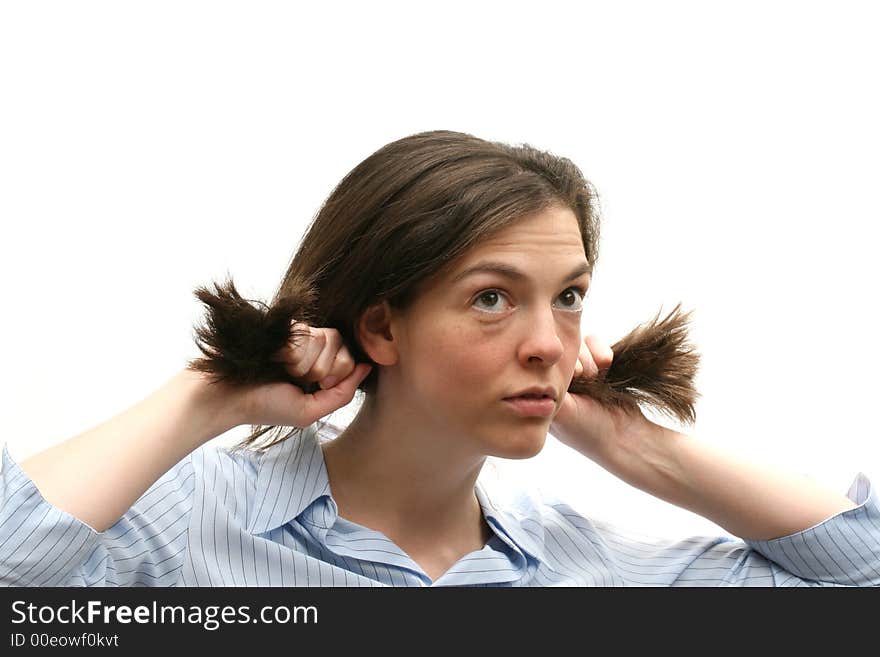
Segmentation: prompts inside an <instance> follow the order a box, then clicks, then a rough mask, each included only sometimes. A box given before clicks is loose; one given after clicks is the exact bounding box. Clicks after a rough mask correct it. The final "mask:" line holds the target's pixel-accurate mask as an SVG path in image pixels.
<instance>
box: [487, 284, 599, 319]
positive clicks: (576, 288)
mask: <svg viewBox="0 0 880 657" xmlns="http://www.w3.org/2000/svg"><path fill="white" fill-rule="evenodd" d="M569 290H574V291H575V292H577V293H578V294H580V295H581V308H578V309H577V310H571V311H570V312H580V311H581V310H582V309H583V302H584V301H585V300H586V298H587V290H586V289H585V288H583V287H581V286H580V285H573V286H571V287H569V288H566V289H565V290H563V291H562V294H560V295H559V296H562V295H563V294H565V293H566V292H568V291H569ZM490 293H495V294H498V295H500V296H507V294H506V293H505V292H504V291H502V290H499V289H496V288H489V289H487V290H482V291H480V292H478V293H477V295H476V296H475V297H474V301H473V303H472V304H471V305H473V304H474V303H476V302H477V301H478V300H479V299H482V298H483V297H484V296H486V295H487V294H490ZM483 312H487V313H489V314H490V315H500V314H501V313H498V312H492V311H483Z"/></svg>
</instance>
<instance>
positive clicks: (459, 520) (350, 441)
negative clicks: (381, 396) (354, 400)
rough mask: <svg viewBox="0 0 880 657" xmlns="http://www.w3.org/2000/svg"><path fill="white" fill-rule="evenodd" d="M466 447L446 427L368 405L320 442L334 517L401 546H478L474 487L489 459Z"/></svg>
mask: <svg viewBox="0 0 880 657" xmlns="http://www.w3.org/2000/svg"><path fill="white" fill-rule="evenodd" d="M401 407H402V406H401V405H396V408H397V409H400V408H401ZM466 444H467V441H465V440H456V437H455V436H452V435H450V434H449V427H448V426H445V427H441V426H431V425H430V424H428V423H426V422H425V420H424V418H415V417H412V416H409V417H407V416H406V415H405V414H404V415H403V416H398V417H392V416H387V415H382V414H380V413H377V412H376V411H375V410H374V409H371V408H369V407H367V406H365V407H364V408H362V409H361V412H360V413H359V414H358V416H357V418H355V420H354V421H353V422H352V423H351V424H350V425H349V426H348V427H347V428H346V429H345V431H344V432H343V433H342V434H340V435H339V436H338V437H337V438H336V439H335V440H333V441H331V442H329V443H326V444H324V445H323V446H322V449H323V452H324V461H325V464H326V467H327V474H328V477H329V479H330V488H331V492H332V495H333V498H334V500H335V501H336V503H337V505H338V507H339V515H340V516H342V517H343V518H345V519H346V520H349V521H352V522H356V523H358V524H360V525H363V526H366V527H369V528H371V529H374V530H377V531H380V532H382V533H384V534H385V535H386V536H388V538H390V539H391V540H394V541H395V542H396V543H398V545H403V544H408V545H429V544H431V543H432V542H433V543H434V544H451V543H456V544H458V545H471V546H473V547H472V548H471V549H479V547H481V546H482V545H483V544H485V541H486V540H487V539H488V536H489V529H488V526H487V525H486V523H485V520H484V519H483V515H482V510H481V508H480V504H479V501H478V500H477V497H476V494H475V492H474V486H475V485H476V482H477V478H478V476H479V474H480V470H481V469H482V466H483V463H484V462H485V458H486V457H485V455H484V454H476V453H473V452H472V451H471V452H468V451H467V450H466V449H464V448H463V447H462V446H463V445H466ZM477 543H478V544H479V545H477Z"/></svg>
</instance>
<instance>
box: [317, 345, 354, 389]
mask: <svg viewBox="0 0 880 657" xmlns="http://www.w3.org/2000/svg"><path fill="white" fill-rule="evenodd" d="M354 366H355V363H354V358H353V357H352V355H351V353H350V352H349V351H348V349H347V348H346V347H342V349H340V350H339V351H337V352H336V357H335V358H334V360H333V365H332V366H331V367H330V371H329V375H328V376H326V377H325V378H323V379H321V383H320V385H321V387H322V388H325V389H326V388H332V387H333V386H334V385H336V382H337V381H340V380H342V379H344V378H345V377H347V376H348V375H349V374H351V373H352V371H353V370H354Z"/></svg>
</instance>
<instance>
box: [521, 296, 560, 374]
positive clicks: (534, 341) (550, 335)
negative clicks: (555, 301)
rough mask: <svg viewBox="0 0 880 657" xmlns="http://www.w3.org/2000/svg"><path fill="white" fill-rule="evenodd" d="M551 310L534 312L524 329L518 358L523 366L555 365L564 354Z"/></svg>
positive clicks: (557, 327)
mask: <svg viewBox="0 0 880 657" xmlns="http://www.w3.org/2000/svg"><path fill="white" fill-rule="evenodd" d="M557 321H558V320H557V319H556V318H555V317H554V315H553V311H552V309H550V308H548V309H546V310H543V311H540V312H535V313H533V314H532V316H530V317H529V318H528V320H527V324H526V326H525V327H524V331H525V338H524V339H523V340H522V342H520V346H519V357H520V361H522V363H523V364H524V365H527V366H533V365H535V364H538V363H540V364H542V365H544V366H545V367H549V366H551V365H555V364H556V363H557V362H558V361H559V359H561V358H562V356H563V354H564V353H565V348H564V345H563V343H562V340H561V338H560V336H559V326H558V325H557Z"/></svg>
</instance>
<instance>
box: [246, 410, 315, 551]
mask: <svg viewBox="0 0 880 657" xmlns="http://www.w3.org/2000/svg"><path fill="white" fill-rule="evenodd" d="M323 495H326V496H328V497H329V496H330V479H329V477H328V476H327V468H326V466H325V465H324V453H323V452H322V451H321V443H320V441H319V440H318V429H317V427H316V425H315V424H312V425H309V426H308V427H305V428H304V429H303V430H302V432H301V435H300V436H293V437H291V438H288V439H286V440H284V441H282V442H280V443H276V444H275V445H272V447H270V448H268V449H267V450H266V451H265V452H263V454H262V455H261V457H260V459H259V461H258V462H257V485H256V495H255V496H254V506H253V508H252V511H251V514H250V520H249V521H248V523H247V530H248V532H250V533H251V534H262V533H265V532H270V531H272V530H273V529H277V528H278V527H282V526H284V525H286V524H287V523H288V522H290V521H291V520H293V519H294V518H296V517H297V516H299V515H300V514H301V513H302V512H303V511H304V510H305V509H306V508H307V507H308V506H309V505H310V504H311V503H312V502H314V501H315V500H316V499H318V498H319V497H321V496H323Z"/></svg>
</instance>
